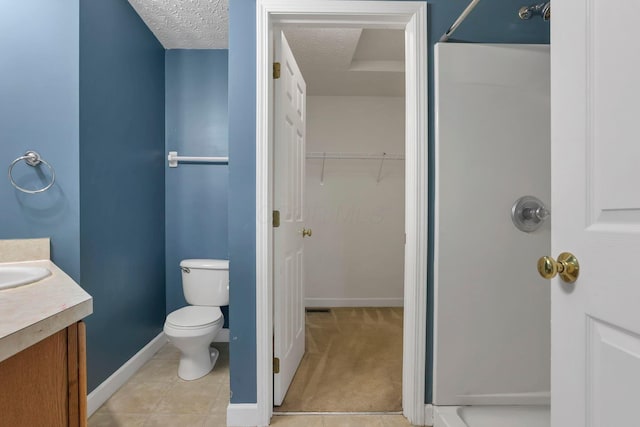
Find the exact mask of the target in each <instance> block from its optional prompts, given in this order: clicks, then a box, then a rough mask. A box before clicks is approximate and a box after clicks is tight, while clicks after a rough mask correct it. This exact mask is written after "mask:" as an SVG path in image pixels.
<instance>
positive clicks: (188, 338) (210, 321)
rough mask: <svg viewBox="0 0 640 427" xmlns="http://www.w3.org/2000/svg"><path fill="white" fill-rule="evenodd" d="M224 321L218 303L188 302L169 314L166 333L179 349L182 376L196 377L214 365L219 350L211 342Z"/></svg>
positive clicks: (184, 378) (187, 378) (165, 327)
mask: <svg viewBox="0 0 640 427" xmlns="http://www.w3.org/2000/svg"><path fill="white" fill-rule="evenodd" d="M223 324H224V317H223V316H222V312H221V311H220V308H218V307H203V306H188V307H183V308H181V309H179V310H176V311H174V312H173V313H171V314H169V315H168V316H167V320H166V321H165V324H164V333H165V334H166V335H167V338H168V339H169V341H171V342H172V343H173V345H175V346H176V347H177V348H178V350H180V353H181V356H180V364H179V365H178V376H179V377H180V378H182V379H183V380H187V381H190V380H195V379H198V378H201V377H203V376H205V375H207V374H208V373H209V372H210V371H211V370H212V369H213V367H214V365H215V364H216V360H217V359H218V350H216V349H215V348H210V347H209V345H210V344H211V343H212V342H213V339H214V338H215V337H216V335H217V334H218V332H220V329H222V325H223Z"/></svg>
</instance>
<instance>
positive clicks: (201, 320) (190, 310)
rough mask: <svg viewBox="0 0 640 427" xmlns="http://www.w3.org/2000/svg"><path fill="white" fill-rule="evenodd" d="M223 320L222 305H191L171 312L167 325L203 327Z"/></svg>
mask: <svg viewBox="0 0 640 427" xmlns="http://www.w3.org/2000/svg"><path fill="white" fill-rule="evenodd" d="M221 322H224V317H223V315H222V311H220V307H209V306H194V305H190V306H187V307H183V308H180V309H178V310H176V311H174V312H172V313H170V314H169V315H168V316H167V320H166V325H167V326H170V327H172V328H175V329H203V328H210V327H211V326H214V325H215V324H216V323H221Z"/></svg>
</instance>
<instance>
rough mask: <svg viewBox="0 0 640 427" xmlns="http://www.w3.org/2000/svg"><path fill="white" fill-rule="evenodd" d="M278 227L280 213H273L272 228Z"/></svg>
mask: <svg viewBox="0 0 640 427" xmlns="http://www.w3.org/2000/svg"><path fill="white" fill-rule="evenodd" d="M278 227H280V211H273V228H278Z"/></svg>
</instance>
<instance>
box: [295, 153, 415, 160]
mask: <svg viewBox="0 0 640 427" xmlns="http://www.w3.org/2000/svg"><path fill="white" fill-rule="evenodd" d="M307 159H338V160H339V159H346V160H382V159H384V160H404V155H402V154H392V153H381V154H379V153H370V154H368V153H330V152H326V153H322V152H312V153H307Z"/></svg>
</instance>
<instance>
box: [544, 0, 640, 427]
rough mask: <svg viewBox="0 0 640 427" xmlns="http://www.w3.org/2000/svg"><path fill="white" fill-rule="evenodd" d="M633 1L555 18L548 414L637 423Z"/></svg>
mask: <svg viewBox="0 0 640 427" xmlns="http://www.w3.org/2000/svg"><path fill="white" fill-rule="evenodd" d="M638 11H639V9H638V5H637V1H635V0H607V1H598V0H563V1H558V2H554V3H553V9H552V12H553V13H552V18H551V26H552V27H551V82H552V85H551V97H552V100H551V106H552V120H551V123H552V131H551V140H552V204H551V205H552V206H553V213H552V250H553V256H554V257H555V256H557V255H558V254H559V253H560V252H565V251H568V252H572V253H573V254H575V255H576V257H577V258H578V260H579V263H580V276H579V277H578V279H577V281H576V282H575V283H574V284H569V283H566V282H564V281H562V280H560V279H559V278H555V279H553V281H552V283H551V295H552V314H551V325H552V339H551V341H552V342H551V358H552V369H551V395H552V402H551V424H552V426H553V427H626V426H635V425H640V421H638V414H637V404H638V402H639V401H640V269H638V268H637V265H638V263H639V262H640V167H639V166H640V136H639V133H638V126H637V124H638V118H639V117H640V102H639V101H638V100H639V99H640V80H638V76H639V75H640V45H638V43H635V42H633V40H635V38H636V37H635V36H636V34H635V33H637V31H638V28H637V17H638Z"/></svg>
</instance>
